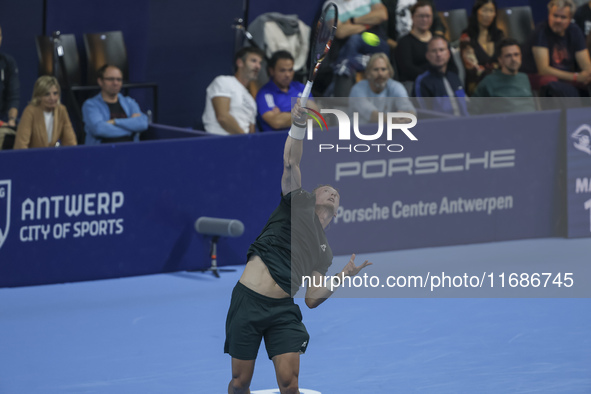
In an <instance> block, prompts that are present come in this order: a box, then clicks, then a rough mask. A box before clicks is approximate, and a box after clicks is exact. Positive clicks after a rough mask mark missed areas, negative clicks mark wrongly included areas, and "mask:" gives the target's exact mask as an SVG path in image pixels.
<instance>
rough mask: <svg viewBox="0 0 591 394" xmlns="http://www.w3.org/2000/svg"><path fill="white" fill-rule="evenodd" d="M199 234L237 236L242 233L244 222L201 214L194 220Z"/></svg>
mask: <svg viewBox="0 0 591 394" xmlns="http://www.w3.org/2000/svg"><path fill="white" fill-rule="evenodd" d="M195 230H196V231H197V232H198V233H199V234H203V235H212V236H219V237H239V236H241V235H242V234H243V233H244V224H243V223H242V222H241V221H240V220H237V219H220V218H211V217H207V216H201V217H200V218H199V219H197V221H196V222H195Z"/></svg>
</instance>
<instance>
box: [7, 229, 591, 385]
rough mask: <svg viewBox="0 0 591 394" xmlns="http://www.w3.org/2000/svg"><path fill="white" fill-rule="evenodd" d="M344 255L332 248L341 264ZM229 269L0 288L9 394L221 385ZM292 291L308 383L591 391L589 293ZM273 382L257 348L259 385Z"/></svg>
mask: <svg viewBox="0 0 591 394" xmlns="http://www.w3.org/2000/svg"><path fill="white" fill-rule="evenodd" d="M589 250H591V239H575V240H572V239H571V240H566V239H557V238H551V239H538V240H524V241H512V242H500V243H488V244H477V245H468V246H453V247H441V248H428V249H418V250H407V251H399V252H388V253H377V254H371V255H363V256H361V255H360V256H359V258H364V259H365V258H369V259H370V260H372V261H373V262H374V263H375V265H374V266H373V267H369V268H368V269H367V271H368V273H370V270H371V269H373V270H374V271H373V272H371V273H372V274H375V273H376V272H379V271H380V269H382V268H385V267H387V270H386V271H388V272H396V267H397V264H399V265H400V266H403V265H404V264H425V265H427V266H429V265H431V266H434V265H437V264H438V262H446V267H450V265H449V264H450V263H449V262H450V261H453V260H455V261H456V262H457V264H460V265H461V264H464V263H466V262H475V261H478V260H479V259H485V260H487V261H494V260H495V259H499V260H500V259H506V257H507V256H516V257H517V258H516V260H520V261H521V263H522V266H521V267H520V268H522V267H527V266H529V268H534V269H535V267H536V266H538V265H539V266H540V267H545V268H546V269H548V267H550V266H553V267H557V266H558V267H559V266H560V263H561V261H565V262H566V261H568V262H571V263H573V262H574V263H577V264H579V265H588V264H589ZM544 256H545V257H544ZM557 257H558V258H561V259H562V260H556V258H557ZM347 259H348V256H339V257H336V258H335V261H334V263H333V267H334V268H335V270H336V268H337V267H338V268H339V269H340V267H341V266H342V265H344V264H345V262H346V260H347ZM544 259H545V260H544ZM380 267H382V268H380ZM499 267H502V268H500V269H505V267H503V265H502V264H501V265H500V266H499ZM234 268H236V269H237V270H236V271H235V272H229V273H223V274H222V277H221V278H220V279H217V278H215V277H213V275H212V274H211V273H193V272H179V273H173V274H159V275H149V276H140V277H132V278H124V279H113V280H100V281H92V282H80V283H68V284H60V285H46V286H36V287H21V288H4V289H0V332H1V335H0V393H7V394H12V393H208V394H209V393H211V394H216V393H225V392H226V387H227V383H228V381H229V379H230V357H229V356H228V355H226V354H223V350H222V349H223V342H224V323H225V315H226V312H227V308H228V305H229V300H230V294H231V290H232V287H233V286H234V284H235V283H236V281H237V280H238V278H239V276H240V273H241V270H242V268H243V266H238V267H234ZM331 268H332V267H331ZM499 272H500V271H499ZM574 280H575V281H576V277H575V279H574ZM575 283H576V282H575ZM337 294H338V293H337ZM296 302H298V303H299V304H300V305H301V306H302V311H303V314H304V323H305V324H306V326H307V328H308V331H309V333H310V336H311V340H310V346H309V348H308V351H307V353H306V354H305V355H304V356H302V358H301V371H300V386H301V388H303V389H307V390H314V391H316V392H320V393H323V394H327V393H328V394H330V393H378V392H394V393H589V392H591V314H589V310H591V300H590V299H588V298H578V299H577V298H562V299H561V298H437V296H436V295H435V297H434V298H404V297H397V298H391V297H383V298H366V297H360V298H338V297H335V298H334V299H331V300H329V301H327V302H326V303H324V304H323V305H321V306H320V307H319V308H317V309H315V310H309V309H308V308H306V307H305V305H304V304H303V300H302V299H298V300H296ZM276 387H277V386H276V383H275V377H274V371H273V367H272V363H271V361H269V360H268V359H267V356H266V353H265V352H264V346H261V351H260V352H259V359H258V360H257V366H256V369H255V375H254V378H253V382H252V386H251V389H252V390H257V391H258V390H270V389H273V388H276ZM314 391H309V392H310V393H313V392H314ZM267 392H272V391H267ZM303 392H304V391H303Z"/></svg>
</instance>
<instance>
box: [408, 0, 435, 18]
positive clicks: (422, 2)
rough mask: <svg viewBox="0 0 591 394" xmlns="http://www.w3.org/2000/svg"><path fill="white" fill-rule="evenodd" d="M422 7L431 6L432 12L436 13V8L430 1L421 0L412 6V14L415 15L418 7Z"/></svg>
mask: <svg viewBox="0 0 591 394" xmlns="http://www.w3.org/2000/svg"><path fill="white" fill-rule="evenodd" d="M421 7H430V8H431V13H432V14H433V13H435V10H433V4H432V3H431V2H430V1H428V0H419V1H417V2H416V3H415V4H414V5H413V6H412V7H410V15H412V16H414V14H415V12H417V9H418V8H421Z"/></svg>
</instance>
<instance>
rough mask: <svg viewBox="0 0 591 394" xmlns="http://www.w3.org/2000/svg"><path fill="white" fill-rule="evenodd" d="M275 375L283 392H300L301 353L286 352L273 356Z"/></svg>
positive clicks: (296, 393) (292, 393)
mask: <svg viewBox="0 0 591 394" xmlns="http://www.w3.org/2000/svg"><path fill="white" fill-rule="evenodd" d="M273 365H274V366H275V375H276V376H277V384H278V385H279V390H280V391H281V394H299V392H300V391H299V389H298V376H299V375H300V353H299V352H294V353H284V354H278V355H277V356H275V357H273Z"/></svg>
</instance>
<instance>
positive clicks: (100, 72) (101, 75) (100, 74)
mask: <svg viewBox="0 0 591 394" xmlns="http://www.w3.org/2000/svg"><path fill="white" fill-rule="evenodd" d="M109 67H113V68H116V69H117V70H119V72H120V73H121V75H123V71H121V69H120V68H119V67H117V66H115V65H113V64H108V63H107V64H104V65H102V66H101V67H100V68H99V69H98V70H96V76H97V77H98V78H100V79H103V78H104V77H105V71H107V68H109Z"/></svg>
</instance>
